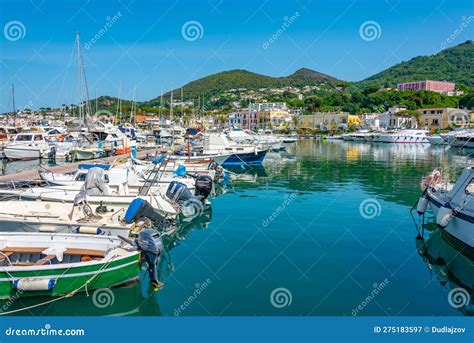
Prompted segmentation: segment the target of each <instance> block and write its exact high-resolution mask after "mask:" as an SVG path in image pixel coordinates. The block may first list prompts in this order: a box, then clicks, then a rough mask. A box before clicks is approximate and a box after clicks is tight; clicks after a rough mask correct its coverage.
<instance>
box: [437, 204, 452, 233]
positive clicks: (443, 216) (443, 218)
mask: <svg viewBox="0 0 474 343" xmlns="http://www.w3.org/2000/svg"><path fill="white" fill-rule="evenodd" d="M453 217H454V216H453V209H452V208H451V207H450V206H449V204H445V205H443V206H441V207H440V208H439V211H438V215H437V217H436V224H438V226H439V227H441V228H445V227H446V226H448V224H449V222H450V221H451V219H452V218H453Z"/></svg>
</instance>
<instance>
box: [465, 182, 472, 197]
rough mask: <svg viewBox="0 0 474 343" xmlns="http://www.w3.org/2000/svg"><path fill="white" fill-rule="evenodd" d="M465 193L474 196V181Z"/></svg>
mask: <svg viewBox="0 0 474 343" xmlns="http://www.w3.org/2000/svg"><path fill="white" fill-rule="evenodd" d="M465 193H466V194H467V195H470V196H473V195H474V180H471V182H469V184H468V185H467V187H466V189H465Z"/></svg>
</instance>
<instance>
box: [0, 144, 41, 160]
mask: <svg viewBox="0 0 474 343" xmlns="http://www.w3.org/2000/svg"><path fill="white" fill-rule="evenodd" d="M3 153H4V155H5V157H6V158H7V159H9V160H10V161H31V160H38V159H40V158H41V157H42V156H43V153H42V150H41V149H40V148H35V149H25V148H17V147H5V148H4V149H3Z"/></svg>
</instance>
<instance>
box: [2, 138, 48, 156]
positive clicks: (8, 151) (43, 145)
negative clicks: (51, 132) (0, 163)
mask: <svg viewBox="0 0 474 343" xmlns="http://www.w3.org/2000/svg"><path fill="white" fill-rule="evenodd" d="M49 151H50V146H49V143H48V142H47V141H46V139H45V137H44V134H42V133H19V134H17V135H16V136H15V138H14V140H13V141H12V142H9V143H8V144H6V146H5V147H4V149H3V153H4V155H5V157H6V158H8V159H9V160H10V161H15V160H37V159H40V158H42V157H45V156H47V154H48V152H49Z"/></svg>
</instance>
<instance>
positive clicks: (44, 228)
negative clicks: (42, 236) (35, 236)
mask: <svg viewBox="0 0 474 343" xmlns="http://www.w3.org/2000/svg"><path fill="white" fill-rule="evenodd" d="M38 231H39V232H57V231H58V227H57V226H41V227H40V228H39V230H38Z"/></svg>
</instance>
